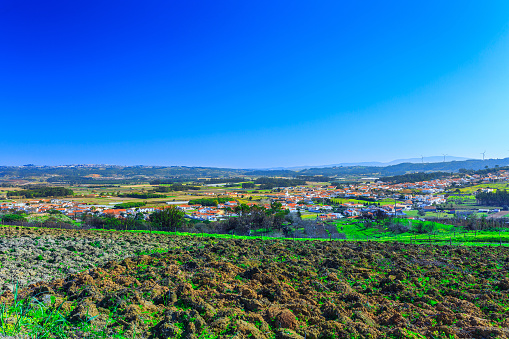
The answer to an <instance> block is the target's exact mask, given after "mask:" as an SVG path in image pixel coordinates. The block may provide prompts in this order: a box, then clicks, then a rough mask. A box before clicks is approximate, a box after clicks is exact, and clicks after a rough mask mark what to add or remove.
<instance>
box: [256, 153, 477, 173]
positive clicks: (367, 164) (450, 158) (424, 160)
mask: <svg viewBox="0 0 509 339" xmlns="http://www.w3.org/2000/svg"><path fill="white" fill-rule="evenodd" d="M445 160H446V161H448V162H450V161H465V160H475V159H471V158H465V157H454V156H446V158H445ZM443 161H444V156H443V155H442V156H438V155H437V156H432V157H424V158H409V159H396V160H392V161H389V162H378V161H367V162H343V163H339V164H332V165H321V166H294V167H271V168H266V169H262V170H292V171H300V170H304V169H309V168H326V167H352V166H364V167H386V166H391V165H398V164H403V163H414V164H415V163H419V164H420V163H436V162H443Z"/></svg>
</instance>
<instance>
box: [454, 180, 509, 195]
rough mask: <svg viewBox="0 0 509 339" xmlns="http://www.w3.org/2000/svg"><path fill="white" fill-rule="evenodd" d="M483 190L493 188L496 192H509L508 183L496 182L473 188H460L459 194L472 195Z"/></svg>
mask: <svg viewBox="0 0 509 339" xmlns="http://www.w3.org/2000/svg"><path fill="white" fill-rule="evenodd" d="M483 188H493V189H496V190H498V189H506V190H509V183H506V182H503V183H502V182H496V183H490V184H479V185H475V186H470V187H465V188H460V192H461V193H470V194H472V193H474V192H476V191H477V190H479V189H483Z"/></svg>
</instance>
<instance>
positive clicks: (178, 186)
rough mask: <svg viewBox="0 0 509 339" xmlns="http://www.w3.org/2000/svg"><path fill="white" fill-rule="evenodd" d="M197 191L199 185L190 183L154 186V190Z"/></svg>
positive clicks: (164, 191)
mask: <svg viewBox="0 0 509 339" xmlns="http://www.w3.org/2000/svg"><path fill="white" fill-rule="evenodd" d="M190 190H191V191H199V190H200V187H199V186H191V185H182V184H173V185H170V186H165V185H160V186H159V187H156V188H155V191H156V192H163V193H167V192H174V191H190Z"/></svg>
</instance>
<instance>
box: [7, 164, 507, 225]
mask: <svg viewBox="0 0 509 339" xmlns="http://www.w3.org/2000/svg"><path fill="white" fill-rule="evenodd" d="M507 180H509V171H503V172H500V173H499V174H497V175H494V174H489V175H487V176H483V177H481V176H480V175H477V174H476V175H467V176H464V177H462V178H443V179H436V180H430V181H422V182H415V183H398V184H391V183H385V182H382V181H375V182H365V183H359V184H348V185H344V186H343V187H341V188H337V187H336V186H321V187H309V186H297V187H281V188H279V190H278V192H273V193H268V194H266V195H265V196H266V198H268V199H271V200H272V201H278V202H280V203H281V204H282V206H283V208H284V209H287V210H289V211H290V212H294V213H298V212H301V213H304V212H306V213H316V216H317V219H318V220H334V219H339V218H344V217H347V218H355V217H358V216H361V215H370V214H375V213H378V211H382V212H384V213H386V214H388V215H401V216H403V215H405V211H408V210H411V209H412V208H418V209H422V210H424V211H430V212H434V211H436V205H438V204H442V203H445V202H446V201H447V199H446V197H445V195H444V194H442V193H443V192H444V191H445V190H446V189H448V188H450V187H459V186H463V185H466V184H470V183H482V182H490V181H507ZM200 194H204V195H211V196H214V195H215V193H211V192H200ZM226 195H227V196H229V197H230V198H231V201H227V202H225V203H222V204H219V205H218V206H212V207H210V206H201V205H189V204H188V203H186V202H183V203H181V204H176V205H175V206H177V207H178V208H180V209H182V210H183V211H184V212H185V213H186V217H187V218H191V219H195V220H200V221H207V220H208V221H217V220H220V219H223V218H228V217H234V216H237V215H238V214H237V213H236V212H235V210H236V209H235V207H236V206H237V205H238V202H237V200H236V199H239V198H244V197H245V193H243V192H235V191H232V192H226ZM337 198H345V199H350V202H344V203H342V204H341V205H340V206H339V207H342V208H340V210H341V213H338V212H337V210H338V209H335V208H333V206H330V205H328V204H327V203H326V202H327V201H329V199H337ZM387 198H396V199H397V200H398V203H396V204H377V201H381V200H383V199H387ZM355 201H357V202H355ZM362 201H365V202H369V203H363V202H362ZM168 204H174V203H173V202H172V203H168ZM247 205H248V206H252V205H255V203H251V202H250V203H248V204H247ZM262 206H263V207H265V208H270V205H268V204H262ZM335 207H338V206H337V204H336V206H335ZM162 208H164V207H138V208H129V209H117V208H112V207H111V206H104V205H103V206H100V205H95V206H94V205H86V204H82V203H78V202H74V201H65V200H59V199H50V200H48V199H46V200H33V201H28V202H15V201H13V202H3V203H0V214H5V213H8V212H10V211H13V210H14V211H22V212H25V213H29V214H43V213H47V212H48V211H50V210H56V211H60V212H61V213H63V214H65V215H67V216H69V217H71V218H80V217H81V215H83V214H84V213H93V214H95V215H99V216H105V215H109V216H113V217H117V218H120V217H126V216H129V215H137V214H139V213H141V215H143V217H144V218H148V215H150V213H153V212H154V211H156V210H157V209H162ZM335 211H336V212H335Z"/></svg>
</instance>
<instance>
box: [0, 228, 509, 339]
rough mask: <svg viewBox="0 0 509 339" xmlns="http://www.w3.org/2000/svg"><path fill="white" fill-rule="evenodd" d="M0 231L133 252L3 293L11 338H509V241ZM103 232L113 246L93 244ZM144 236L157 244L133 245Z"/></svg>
mask: <svg viewBox="0 0 509 339" xmlns="http://www.w3.org/2000/svg"><path fill="white" fill-rule="evenodd" d="M0 232H1V235H2V238H0V239H1V240H2V244H3V245H2V246H4V247H8V246H9V244H14V242H16V241H17V239H18V238H27V239H28V238H29V239H31V240H30V241H32V242H33V241H34V240H35V239H37V241H39V242H40V243H39V244H38V245H36V246H40V245H41V244H43V246H45V247H46V248H48V249H51V248H58V246H60V245H59V244H56V242H57V241H58V240H60V241H63V239H62V238H65V239H66V241H69V242H74V243H75V245H74V246H78V247H80V246H81V247H82V248H84V247H87V251H94V253H95V255H97V253H102V252H107V251H108V247H110V246H111V244H114V245H115V246H117V247H121V248H122V249H123V248H125V246H126V245H127V248H129V249H131V250H132V252H131V253H132V255H131V256H129V253H127V252H126V253H123V257H122V256H116V257H110V258H108V260H107V261H106V260H105V261H101V262H87V265H88V267H84V268H82V269H80V270H78V271H79V272H68V274H59V273H54V274H55V278H56V279H53V280H51V276H50V275H49V274H48V276H47V277H46V278H45V279H43V280H44V281H41V282H38V283H36V284H31V285H30V286H28V288H24V289H23V288H22V289H19V290H16V289H15V288H14V289H13V291H8V292H5V293H4V294H3V295H2V296H1V297H0V304H2V303H3V306H2V307H0V322H1V323H0V333H1V334H5V335H13V334H18V333H20V332H23V331H28V332H30V333H31V334H40V333H43V331H44V330H46V331H48V330H49V334H51V335H52V336H54V337H60V338H68V337H71V335H74V336H76V335H78V336H79V337H94V338H108V337H116V338H233V337H236V338H479V339H481V338H507V337H508V336H509V330H508V329H507V328H508V327H509V320H507V319H508V315H509V297H508V291H509V249H508V248H506V247H503V246H502V247H500V246H498V247H456V246H430V245H426V246H424V245H414V244H403V243H397V242H375V241H369V242H366V241H363V242H359V241H309V240H307V241H292V240H284V239H276V240H273V239H269V240H267V239H265V240H261V239H260V238H256V239H253V238H250V239H245V238H241V237H199V236H189V235H178V236H175V235H172V234H165V233H164V232H159V233H158V234H149V233H140V232H104V231H72V230H71V231H62V230H51V229H26V228H19V229H16V228H7V227H4V228H0ZM105 239H110V240H111V243H107V244H106V245H107V246H101V247H95V246H91V243H92V242H93V241H96V242H98V243H100V244H103V243H104V242H105ZM104 244H105V243H104ZM129 244H130V245H129ZM133 244H135V245H133ZM140 244H152V245H153V248H152V249H151V248H149V247H147V248H146V249H145V250H142V249H141V248H139V247H138V248H135V247H134V246H141V245H140ZM162 244H164V245H162ZM11 246H12V245H11ZM32 246H33V245H32ZM66 246H73V245H71V244H70V243H69V244H66ZM129 246H130V247H129ZM13 247H14V246H13ZM77 250H78V252H80V251H82V252H85V251H84V250H83V249H77ZM46 252H50V251H45V253H43V254H42V255H43V260H38V259H36V258H31V257H27V258H26V259H27V260H28V261H27V263H25V265H29V266H28V267H31V269H32V270H35V271H37V270H39V269H42V268H41V267H44V266H45V265H44V264H42V265H41V263H45V262H47V258H46V257H45V255H46ZM71 252H72V251H71ZM87 253H88V252H87ZM136 253H137V254H141V255H137V256H134V254H136ZM126 256H129V257H127V258H126ZM21 257H22V256H17V257H16V258H15V259H14V260H13V261H14V262H15V261H16V260H21ZM30 265H31V266H30ZM90 266H92V267H90ZM48 267H50V268H45V269H47V270H50V271H52V272H57V271H56V270H55V268H54V267H52V266H51V265H49V266H48ZM26 274H27V273H25V275H26ZM32 280H36V279H32ZM24 300H27V302H24ZM20 310H21V311H23V312H20ZM47 334H48V333H47Z"/></svg>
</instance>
